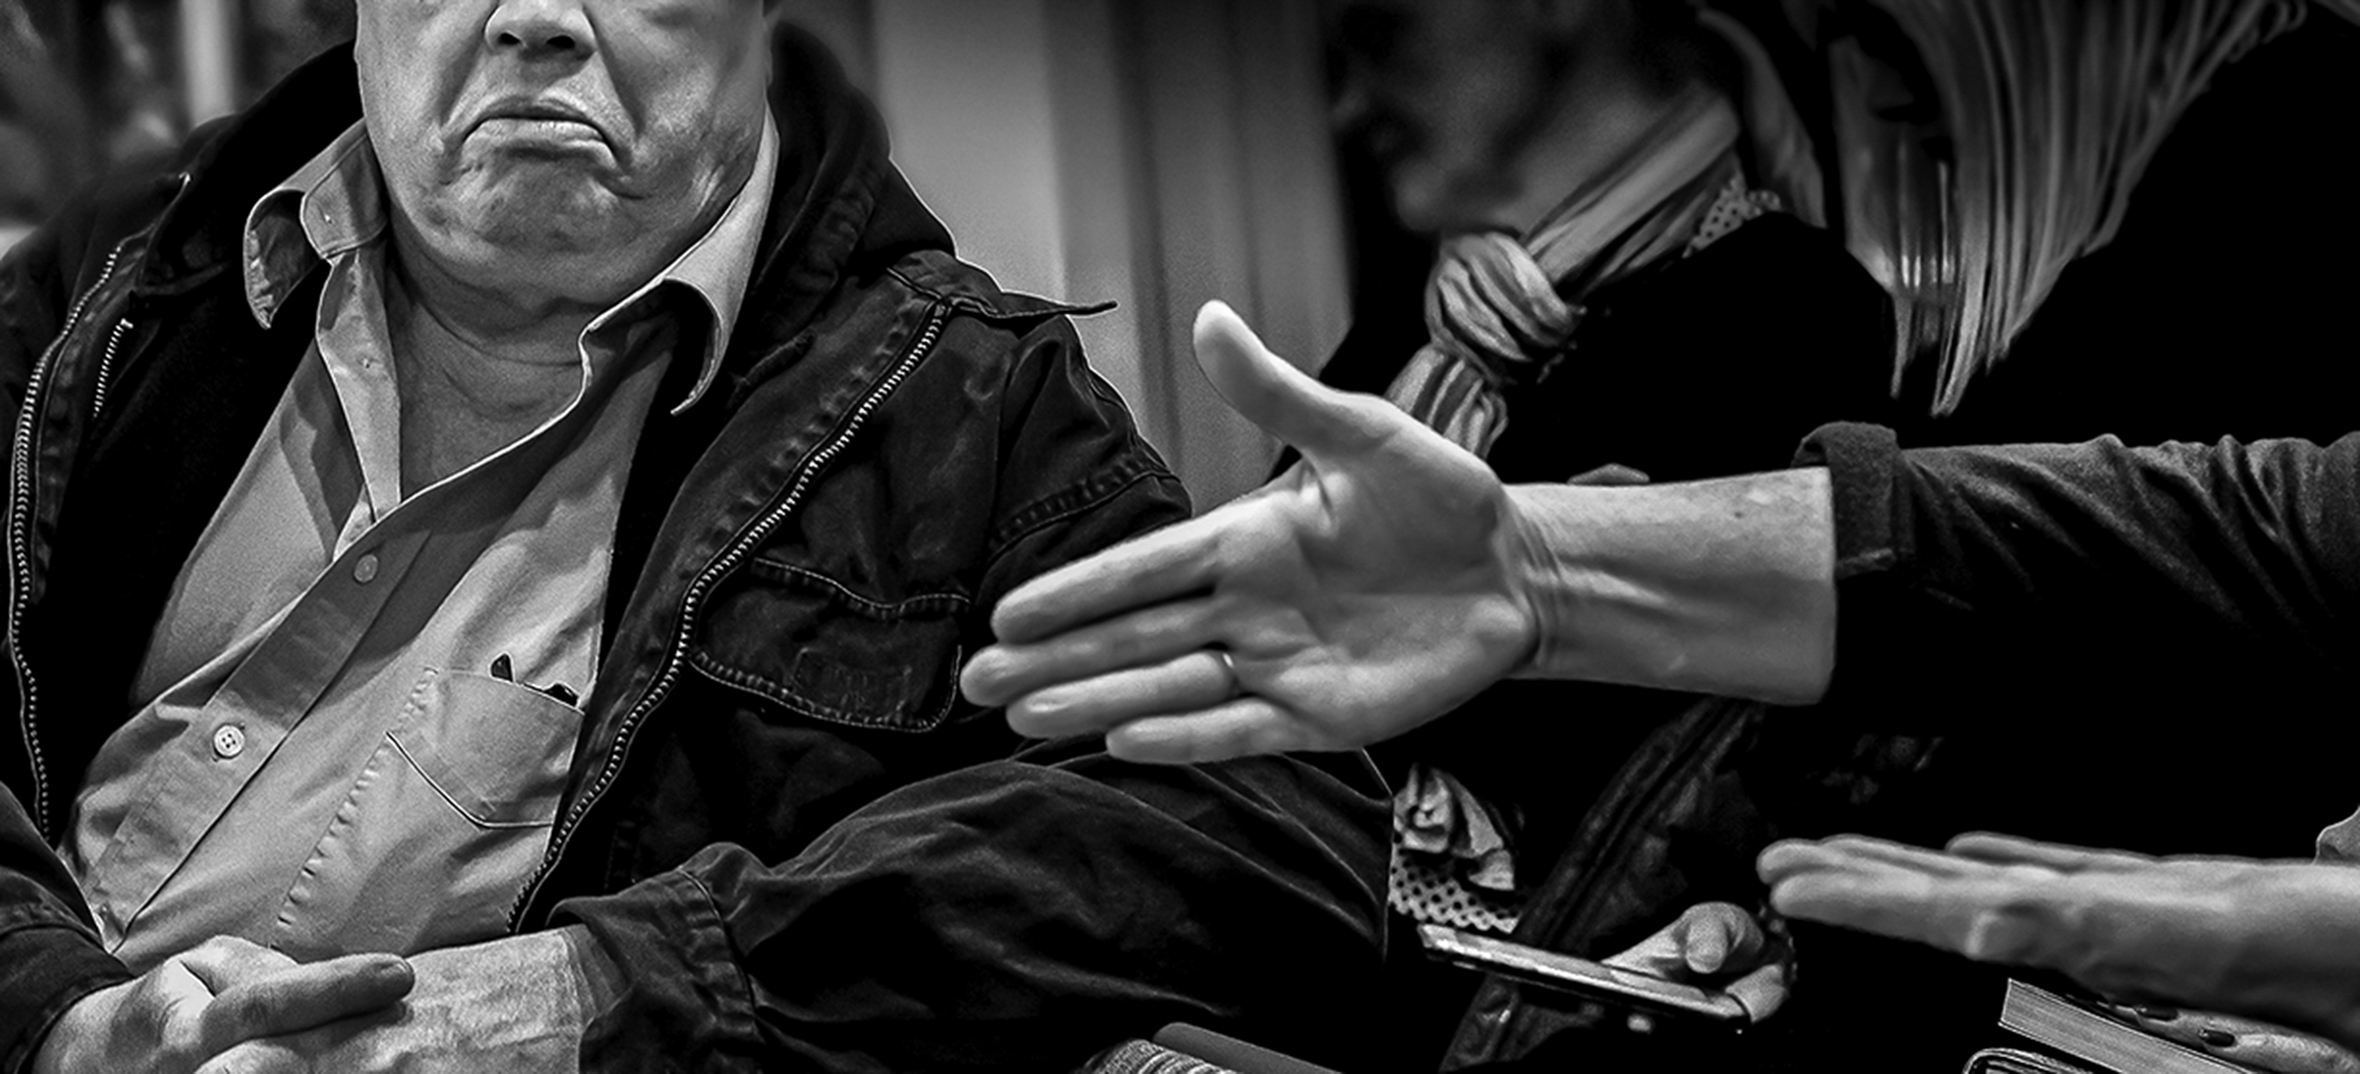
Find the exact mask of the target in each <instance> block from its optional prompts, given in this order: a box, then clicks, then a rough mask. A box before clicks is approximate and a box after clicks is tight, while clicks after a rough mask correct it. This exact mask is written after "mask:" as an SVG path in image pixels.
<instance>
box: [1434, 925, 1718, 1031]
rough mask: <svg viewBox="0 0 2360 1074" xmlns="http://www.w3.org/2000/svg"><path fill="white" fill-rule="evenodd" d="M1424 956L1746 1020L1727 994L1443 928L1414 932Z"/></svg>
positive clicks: (1578, 990) (1582, 991)
mask: <svg viewBox="0 0 2360 1074" xmlns="http://www.w3.org/2000/svg"><path fill="white" fill-rule="evenodd" d="M1418 938H1419V940H1420V941H1421V942H1423V943H1424V944H1425V945H1426V951H1427V953H1429V954H1431V955H1434V956H1436V957H1439V958H1445V959H1448V960H1450V961H1452V962H1455V963H1458V964H1459V965H1462V966H1467V967H1469V968H1472V969H1479V970H1488V971H1491V972H1493V973H1499V974H1503V975H1505V976H1508V977H1513V978H1515V979H1517V980H1520V981H1526V982H1530V983H1532V984H1537V985H1540V986H1542V987H1546V988H1555V989H1560V990H1563V991H1568V992H1572V993H1575V994H1577V995H1581V996H1585V997H1589V998H1594V999H1605V1000H1612V1001H1616V1002H1621V1003H1625V1004H1629V1005H1633V1006H1638V1007H1643V1008H1647V1009H1651V1010H1657V1011H1667V1012H1672V1013H1678V1014H1688V1015H1697V1016H1701V1017H1704V1018H1708V1019H1711V1020H1713V1021H1716V1022H1729V1023H1737V1024H1743V1023H1745V1022H1747V1021H1749V1020H1750V1017H1751V1016H1750V1015H1748V1014H1747V1012H1746V1008H1745V1004H1743V1003H1740V1002H1738V1001H1737V999H1736V997H1734V996H1731V995H1729V994H1728V993H1726V992H1717V991H1712V990H1709V989H1703V988H1698V987H1696V986H1694V985H1684V984H1680V983H1678V982H1675V981H1667V980H1664V979H1663V978H1661V977H1657V976H1654V975H1652V974H1646V973H1640V972H1637V971H1635V970H1626V969H1622V968H1620V967H1616V966H1609V965H1606V964H1604V963H1601V962H1592V961H1590V960H1589V959H1586V958H1575V957H1573V956H1571V955H1560V954H1557V953H1555V952H1553V951H1543V950H1540V949H1539V948H1534V947H1526V946H1524V945H1523V944H1517V943H1509V942H1507V941H1505V940H1499V939H1495V938H1493V937H1490V936H1483V935H1479V934H1477V933H1472V932H1462V931H1460V930H1458V929H1454V928H1450V927H1447V926H1443V925H1420V926H1418Z"/></svg>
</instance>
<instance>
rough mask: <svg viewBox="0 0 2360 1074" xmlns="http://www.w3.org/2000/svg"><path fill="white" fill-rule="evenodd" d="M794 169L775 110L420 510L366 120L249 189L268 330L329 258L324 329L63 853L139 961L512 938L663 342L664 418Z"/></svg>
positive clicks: (208, 534)
mask: <svg viewBox="0 0 2360 1074" xmlns="http://www.w3.org/2000/svg"><path fill="white" fill-rule="evenodd" d="M777 158H778V146H777V132H776V130H775V128H774V127H772V126H771V125H770V124H769V123H767V122H765V124H764V130H763V135H762V140H761V148H760V150H759V155H758V159H757V161H756V164H755V168H754V172H753V175H752V177H751V178H750V179H749V180H748V181H747V182H746V184H745V185H744V187H743V188H742V189H741V190H740V191H739V192H738V194H737V195H736V196H735V198H734V199H733V200H732V201H731V202H730V204H729V205H728V206H727V208H726V209H725V210H724V211H723V213H722V215H721V217H720V219H719V220H718V221H716V222H715V223H714V225H713V226H712V228H711V229H710V230H709V231H708V232H707V233H706V234H705V235H704V236H703V237H702V238H700V239H699V240H698V241H697V242H696V243H695V244H694V245H692V246H690V247H689V248H688V249H687V250H686V251H685V252H683V253H682V254H681V255H680V257H679V258H678V259H676V260H675V261H674V262H673V263H672V264H671V265H670V266H669V267H667V268H666V269H665V270H664V271H662V272H661V273H658V274H657V275H656V276H655V277H654V278H653V279H650V280H649V281H648V282H647V283H646V284H644V285H642V286H641V287H640V288H638V289H637V290H636V291H634V292H633V293H632V294H630V295H629V296H627V297H625V298H624V299H623V300H622V301H620V302H618V303H616V304H615V305H614V306H612V307H610V308H609V309H607V310H606V311H605V312H603V313H601V314H600V315H599V316H598V317H597V318H596V319H594V320H593V321H591V322H590V325H589V327H588V328H587V329H585V330H584V331H583V333H582V335H581V338H580V340H579V345H578V348H577V349H578V352H579V356H580V380H579V383H578V387H577V388H576V391H575V393H574V395H573V397H572V398H571V400H570V401H569V402H568V403H567V404H566V406H565V407H564V409H562V410H561V411H560V412H558V413H557V414H556V415H555V416H554V417H551V418H550V419H548V420H547V421H546V422H544V423H542V424H541V425H540V426H539V427H538V428H536V429H534V430H533V431H532V432H531V433H529V434H527V435H525V436H524V437H523V438H522V439H520V440H517V441H516V442H515V443H512V444H510V445H508V446H507V447H504V448H502V449H500V450H499V451H496V452H494V453H493V454H491V455H490V456H488V457H486V458H484V459H482V460H480V461H478V462H476V463H474V464H473V465H470V466H468V467H467V468H465V469H463V470H461V471H459V472H458V473H455V474H452V475H450V476H449V477H446V478H444V479H443V480H441V481H438V482H436V483H434V484H432V485H430V486H428V487H426V488H423V489H418V490H415V491H413V492H411V493H410V494H409V495H408V496H407V497H406V498H405V497H404V495H403V490H402V487H401V400H400V398H399V395H398V392H397V391H396V378H395V375H394V367H395V363H396V362H398V361H400V360H401V359H402V356H401V355H399V354H396V353H394V351H393V349H392V343H391V341H392V339H393V336H392V334H391V332H390V331H389V329H388V323H387V312H386V310H387V306H386V301H385V288H386V287H387V286H388V285H389V284H390V282H391V281H390V271H389V265H388V262H387V259H388V258H389V257H390V256H391V250H390V240H389V235H390V231H389V229H388V227H387V213H388V206H387V203H386V198H385V191H384V183H383V179H382V177H381V174H380V172H379V168H378V161H377V158H376V154H375V151H374V150H373V149H372V148H371V146H370V143H369V139H368V135H367V132H366V130H365V129H364V128H363V127H362V125H360V124H355V125H354V126H353V127H352V128H351V129H350V130H347V131H346V132H345V133H344V134H343V135H342V136H341V137H339V138H338V139H337V140H336V142H335V143H334V144H332V145H330V146H329V147H328V148H327V149H326V150H325V151H323V152H322V153H321V154H320V155H319V156H317V157H315V158H313V159H312V160H311V162H310V163H308V164H306V165H304V167H303V168H302V169H301V170H299V171H297V172H296V173H295V175H294V176H293V177H292V178H290V179H289V180H288V181H287V182H286V183H284V184H282V185H281V186H279V187H278V188H277V189H275V190H273V191H271V192H270V193H269V194H267V195H265V196H264V197H263V198H262V199H261V200H260V201H259V202H257V203H256V205H255V206H254V209H253V211H252V214H251V215H250V216H249V218H248V223H247V228H246V235H245V246H246V257H245V268H246V292H247V298H248V301H249V302H250V303H251V304H252V307H253V311H254V315H255V317H256V318H257V319H259V320H260V321H262V322H263V323H264V324H265V325H268V324H269V323H271V321H272V320H273V319H274V318H276V317H278V316H282V315H284V314H285V312H286V311H284V310H282V309H281V307H282V306H283V305H284V304H285V303H286V301H287V300H288V298H289V296H290V295H291V294H292V293H293V292H294V291H295V289H296V287H297V285H298V284H299V283H300V282H301V280H302V278H303V276H304V275H305V274H306V273H308V272H310V271H313V270H314V269H315V268H316V267H317V265H318V263H319V262H320V261H322V260H324V261H325V262H326V263H327V273H328V275H327V279H326V281H325V284H324V287H323V290H322V292H321V294H320V299H319V307H318V311H317V316H318V322H317V327H316V330H315V332H314V335H313V340H312V345H311V347H310V349H309V350H308V352H307V353H306V354H305V356H304V358H303V360H302V363H301V364H300V365H299V366H298V367H297V369H296V372H295V374H294V377H293V379H292V380H291V381H290V382H289V384H288V386H287V390H286V393H285V395H284V396H283V397H282V398H281V399H280V401H279V405H278V408H277V410H276V411H275V412H274V413H273V414H272V416H271V419H270V423H269V425H268V426H267V427H266V428H265V429H264V431H263V433H262V436H261V438H260V439H259V440H258V441H257V442H256V444H255V445H254V448H253V451H252V452H251V453H250V454H249V455H248V456H247V459H246V462H245V466H244V468H243V469H242V470H241V471H240V472H239V474H238V477H237V480H236V482H235V483H234V484H233V485H232V486H231V487H230V491H229V494H228V496H227V497H226V498H225V499H224V500H223V501H222V504H221V506H220V508H219V509H218V511H217V512H216V513H215V514H214V516H213V518H212V520H211V521H210V522H209V523H208V524H207V526H206V528H205V532H204V534H203V536H202V537H200V538H199V540H198V542H197V545H196V548H195V550H194V551H193V552H192V553H191V554H190V556H189V559H188V561H187V562H186V563H185V564H183V565H182V567H181V570H180V574H179V576H178V577H177V579H176V580H175V581H174V583H173V588H172V594H171V597H170V600H169V601H168V603H167V604H166V605H165V609H164V614H163V617H162V619H161V620H159V621H158V623H157V624H156V629H155V633H154V634H153V636H152V637H151V639H150V641H149V643H148V650H147V654H146V658H145V660H144V662H143V664H142V665H141V668H140V671H139V674H138V677H137V679H136V680H135V682H134V686H133V696H132V697H130V698H128V699H126V703H127V704H128V705H129V706H130V707H131V709H132V710H133V711H134V713H135V714H134V715H133V716H132V718H131V719H130V720H129V721H128V722H127V723H125V724H124V725H123V726H122V727H121V729H119V730H118V731H116V732H115V734H114V735H113V736H112V737H110V738H109V739H108V740H107V742H106V743H105V745H104V746H102V747H101V748H100V750H99V752H98V754H97V756H96V757H95V758H94V759H93V760H92V762H91V765H90V769H89V771H88V773H87V775H86V777H85V779H84V782H83V790H82V793H81V795H80V797H79V798H78V799H77V800H76V802H75V813H74V817H73V823H72V824H71V826H70V827H69V828H68V829H67V835H66V838H65V842H64V844H63V845H62V846H61V848H60V850H61V852H62V853H63V855H64V857H65V860H66V863H67V865H68V866H69V867H70V868H71V869H72V870H73V872H74V874H75V876H76V878H77V879H78V881H79V882H80V884H81V888H82V891H83V893H84V895H85V897H86V898H87V899H88V900H89V903H90V906H91V910H92V914H93V916H94V917H95V918H96V920H97V921H98V924H99V929H100V932H101V936H102V938H103V939H104V941H105V943H106V945H107V947H108V948H109V949H110V950H112V951H113V952H114V953H115V954H116V955H117V956H119V957H121V958H122V959H123V960H124V961H125V962H126V963H128V964H129V965H131V967H132V968H133V969H135V970H144V969H145V968H146V967H148V966H151V965H154V964H155V963H156V962H158V961H160V960H162V959H164V958H167V957H169V956H171V955H173V954H176V953H178V952H180V951H182V950H185V949H187V948H189V947H191V946H193V945H195V944H197V943H199V942H202V941H203V940H205V939H207V938H208V937H211V936H214V935H217V934H228V935H236V936H242V937H245V938H247V939H249V940H253V941H255V942H257V943H262V944H266V945H269V946H272V947H276V948H278V949H280V950H283V951H285V952H287V953H288V954H290V955H294V956H295V957H297V958H298V959H311V958H318V957H324V956H328V955H333V954H340V953H345V952H350V951H392V952H398V953H409V952H414V951H420V950H427V949H431V948H436V947H445V946H450V945H454V944H461V943H468V942H473V941H476V940H481V939H486V938H489V937H492V936H495V935H498V934H500V933H501V932H502V931H503V929H504V927H505V924H506V913H507V910H508V907H509V903H510V901H511V900H512V899H513V898H514V896H515V895H516V893H517V891H518V890H519V889H520V888H521V887H522V885H523V883H524V881H525V879H526V878H527V876H528V874H529V872H530V871H531V869H532V868H533V866H534V865H535V864H536V863H537V861H538V860H539V858H540V855H541V854H542V852H543V851H544V850H545V848H546V847H547V844H548V839H549V833H550V828H551V824H552V821H553V820H554V817H555V811H556V805H557V799H558V796H559V794H560V793H561V792H562V790H563V787H564V784H565V778H566V769H567V765H568V763H569V761H570V759H571V757H572V755H573V750H574V745H575V740H576V738H577V737H578V735H579V734H580V731H581V721H582V714H581V712H580V711H579V710H578V709H577V708H575V707H574V704H573V703H572V702H573V700H574V698H575V697H577V696H579V695H586V694H588V693H589V691H590V688H591V686H592V677H593V676H594V674H595V673H596V669H597V667H598V663H599V656H600V654H599V652H598V645H599V636H600V627H601V623H602V610H603V607H604V599H605V594H606V589H607V584H608V579H607V574H608V570H609V563H610V558H611V555H612V544H613V535H614V531H615V525H616V521H617V514H618V511H619V509H620V506H621V501H622V497H623V489H624V485H625V482H626V480H627V478H628V476H629V473H630V462H631V456H632V452H633V449H634V447H635V446H636V444H637V442H638V438H639V432H640V428H641V426H642V424H643V422H644V419H645V416H646V413H647V410H648V407H649V406H650V405H651V404H652V403H654V402H655V401H656V400H655V398H654V396H655V392H656V389H657V385H658V383H659V382H660V381H661V380H662V379H663V374H664V370H665V368H666V366H667V364H668V363H669V362H670V361H671V360H672V359H673V358H674V357H675V355H676V354H684V355H686V356H688V357H691V358H695V357H701V359H702V363H703V364H702V366H701V369H700V373H699V376H698V378H697V382H696V387H695V389H694V391H693V392H692V393H691V395H690V396H689V398H687V399H685V400H681V401H679V403H678V404H677V405H678V406H679V407H686V406H688V405H690V404H692V403H694V402H695V400H696V398H697V396H698V395H701V394H702V393H703V392H705V391H706V390H707V389H708V388H709V387H710V386H711V384H712V383H713V380H714V376H715V373H716V371H717V369H718V367H719V365H720V361H721V356H722V354H723V353H724V352H725V351H726V349H727V347H728V340H729V333H730V329H731V326H732V325H733V324H734V323H735V322H736V319H737V314H738V309H739V304H740V303H741V302H742V301H743V300H744V295H745V289H746V283H747V279H748V277H749V275H750V274H751V272H752V268H753V263H754V259H755V255H756V252H757V248H758V246H759V243H760V238H761V232H762V224H763V217H764V215H765V213H766V211H767V209H768V206H769V202H770V194H771V186H772V172H773V171H774V169H775V168H776V165H777ZM683 297H686V298H687V299H688V301H689V305H688V308H689V309H691V310H695V309H698V308H700V307H701V309H702V312H703V313H705V314H708V315H709V319H708V318H707V317H701V316H694V315H691V316H686V317H684V316H680V315H679V311H680V310H681V309H682V301H681V300H682V298H683Z"/></svg>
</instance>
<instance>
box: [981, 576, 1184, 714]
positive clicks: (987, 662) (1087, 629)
mask: <svg viewBox="0 0 2360 1074" xmlns="http://www.w3.org/2000/svg"><path fill="white" fill-rule="evenodd" d="M1003 607H1005V605H1003ZM1216 614H1217V607H1216V605H1215V604H1214V603H1213V601H1212V600H1211V599H1210V598H1203V599H1197V600H1188V601H1180V602H1177V603H1170V604H1158V605H1154V606H1152V607H1146V608H1140V609H1138V610H1136V611H1133V612H1130V613H1128V614H1125V615H1121V616H1117V617H1115V618H1113V619H1108V620H1105V621H1102V622H1096V623H1091V624H1089V625H1088V626H1083V627H1078V628H1076V629H1073V630H1068V631H1066V632H1064V633H1061V634H1058V635H1057V636H1055V637H1051V638H1047V639H1044V640H1040V641H1035V642H1029V643H1021V644H1000V645H994V646H992V647H991V648H988V649H985V650H984V651H982V652H980V653H977V654H975V659H973V660H970V661H968V662H967V669H966V671H964V672H963V673H962V674H961V677H960V681H961V683H962V685H963V687H964V688H965V690H966V692H967V698H968V700H970V701H973V702H975V703H976V704H979V705H1004V704H1007V703H1008V702H1010V701H1013V700H1015V699H1016V698H1019V697H1022V696H1024V695H1026V694H1029V693H1033V692H1035V691H1040V690H1044V689H1047V688H1050V687H1053V686H1057V685H1059V684H1062V683H1077V682H1081V681H1082V680H1086V679H1092V678H1096V677H1097V676H1101V675H1105V674H1108V673H1110V672H1115V671H1123V670H1127V669H1134V668H1143V667H1152V666H1154V665H1157V664H1162V663H1164V662H1166V661H1169V660H1172V659H1174V658H1176V657H1179V656H1182V655H1185V654H1188V653H1192V652H1196V651H1199V650H1203V649H1206V648H1208V647H1210V646H1211V645H1212V643H1213V642H1214V641H1216V640H1217V636H1218V631H1217V629H1216V624H1215V621H1214V620H1215V617H1216ZM1059 696H1062V697H1067V698H1069V699H1070V698H1071V697H1073V696H1075V695H1073V694H1065V693H1061V694H1060V695H1059Z"/></svg>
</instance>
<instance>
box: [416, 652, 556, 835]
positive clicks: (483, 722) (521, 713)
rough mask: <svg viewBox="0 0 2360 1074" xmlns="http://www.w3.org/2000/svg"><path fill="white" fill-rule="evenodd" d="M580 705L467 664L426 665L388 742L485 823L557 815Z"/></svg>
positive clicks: (519, 822) (521, 823)
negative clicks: (452, 666) (447, 667)
mask: <svg viewBox="0 0 2360 1074" xmlns="http://www.w3.org/2000/svg"><path fill="white" fill-rule="evenodd" d="M581 730H582V712H581V710H580V709H577V708H574V707H573V706H571V705H568V704H565V703H564V702H562V701H559V700H557V699H556V698H554V697H551V696H549V695H548V694H546V693H543V692H541V691H540V690H537V689H534V688H532V687H530V686H525V685H522V684H519V683H514V682H509V681H507V680H505V679H496V678H493V677H492V676H489V675H481V674H477V673H475V672H472V671H449V670H444V669H439V668H428V669H426V673H425V674H424V675H423V676H421V677H420V678H419V680H418V686H417V688H416V689H415V690H413V691H411V693H410V702H409V706H408V708H407V709H406V710H405V711H404V713H403V715H402V721H401V724H400V725H399V726H398V727H396V728H395V729H394V730H393V732H392V738H393V743H394V746H395V747H396V748H398V749H400V750H401V752H402V755H403V756H404V757H406V758H408V759H409V762H410V764H411V765H412V766H413V767H415V768H416V769H417V770H418V774H419V775H421V776H423V777H425V779H426V781H427V782H428V783H430V784H432V785H433V786H434V789H435V790H436V791H438V792H440V793H441V795H442V796H443V797H444V798H445V799H447V800H449V802H450V803H451V808H453V809H456V810H458V811H459V812H460V813H462V814H464V815H465V816H466V817H467V818H468V819H470V820H472V821H474V822H475V823H477V824H479V825H483V826H485V827H535V826H540V825H546V824H549V823H551V822H552V821H554V820H555V819H556V816H557V800H558V798H559V796H560V795H562V794H563V793H564V792H565V779H566V769H567V766H568V765H569V764H570V763H571V762H572V760H573V755H574V740H575V739H576V738H577V737H578V736H579V735H580V734H581Z"/></svg>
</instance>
